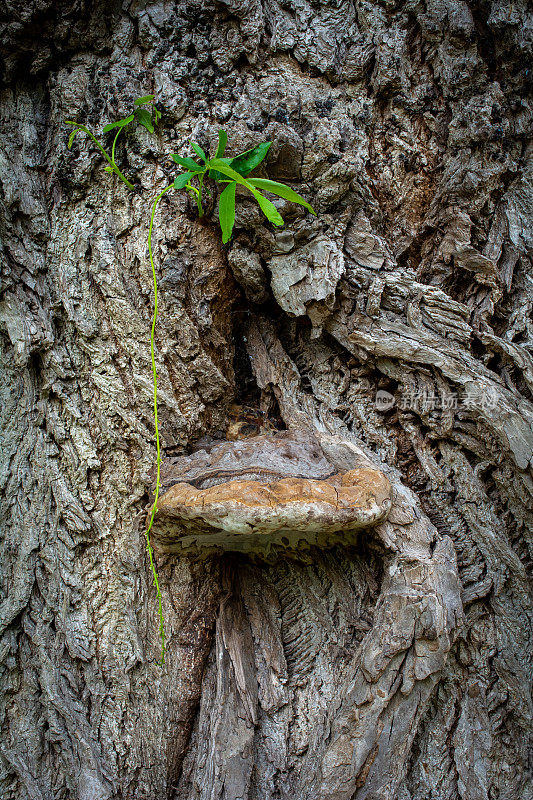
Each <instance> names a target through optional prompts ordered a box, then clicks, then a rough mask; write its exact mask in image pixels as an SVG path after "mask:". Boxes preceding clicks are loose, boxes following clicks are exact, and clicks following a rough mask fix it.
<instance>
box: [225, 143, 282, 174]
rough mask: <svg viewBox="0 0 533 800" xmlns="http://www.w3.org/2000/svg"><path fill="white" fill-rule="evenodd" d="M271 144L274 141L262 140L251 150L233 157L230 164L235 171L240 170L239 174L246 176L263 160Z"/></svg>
mask: <svg viewBox="0 0 533 800" xmlns="http://www.w3.org/2000/svg"><path fill="white" fill-rule="evenodd" d="M271 144H272V142H262V143H261V144H258V145H256V147H252V148H251V150H246V151H245V152H244V153H241V154H240V155H238V156H235V158H232V159H231V162H230V166H231V167H232V168H233V169H234V170H235V172H238V173H239V175H242V176H243V178H246V176H247V175H248V174H249V173H250V172H251V171H252V170H253V169H255V168H256V167H258V166H259V164H260V163H261V161H263V159H264V158H265V156H266V154H267V153H268V151H269V148H270V145H271Z"/></svg>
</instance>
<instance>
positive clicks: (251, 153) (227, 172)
mask: <svg viewBox="0 0 533 800" xmlns="http://www.w3.org/2000/svg"><path fill="white" fill-rule="evenodd" d="M227 141H228V135H227V133H226V131H219V132H218V147H217V149H216V152H215V155H214V156H213V158H211V159H210V158H208V157H207V156H206V154H205V153H204V151H203V150H202V148H201V147H200V145H199V144H196V142H191V147H192V149H193V150H194V152H195V153H196V155H197V156H198V157H199V158H200V162H201V163H198V162H197V161H195V160H194V159H193V158H183V157H181V156H177V155H173V156H172V158H173V159H174V161H175V162H176V164H179V166H180V167H182V168H183V169H185V170H186V172H182V173H181V174H180V175H178V176H177V178H176V179H175V180H174V183H173V187H174V188H175V189H185V190H186V191H188V192H190V193H191V195H193V196H194V199H195V201H196V205H197V208H198V216H200V217H202V216H203V213H204V209H203V206H202V193H203V189H204V180H205V178H206V177H207V178H210V179H211V180H213V181H215V182H216V183H219V184H222V185H224V187H225V188H224V189H223V191H222V192H221V194H220V198H219V203H218V218H219V220H220V227H221V229H222V241H223V243H224V244H226V243H227V242H229V240H230V239H231V234H232V231H233V226H234V224H235V193H236V189H237V185H239V186H243V187H244V188H245V189H247V190H248V191H249V192H250V194H251V195H252V196H253V197H254V198H255V200H256V201H257V203H258V204H259V208H260V209H261V211H262V212H263V214H264V215H265V217H266V218H267V219H268V221H269V222H271V223H272V224H273V225H276V226H281V225H283V224H284V223H283V218H282V217H281V215H280V213H279V211H278V210H277V208H276V207H275V205H274V204H273V203H272V202H271V201H270V200H269V199H268V198H267V197H265V196H264V194H262V193H261V191H260V189H262V190H263V191H265V192H268V193H269V194H273V195H276V196H277V197H281V198H283V199H284V200H290V201H291V202H292V203H298V205H301V206H304V208H306V209H307V210H308V211H310V212H311V214H315V212H314V210H313V209H312V208H311V206H310V205H309V203H308V202H307V201H306V200H304V198H303V197H302V196H301V195H299V194H298V193H297V192H295V191H294V190H293V189H291V188H290V187H289V186H286V185H285V184H284V183H278V182H277V181H271V180H267V179H266V178H249V177H248V175H249V174H250V173H251V172H252V171H253V170H254V169H255V168H256V167H258V166H259V164H261V162H262V161H263V160H264V159H265V157H266V155H267V153H268V150H269V148H270V145H271V144H272V142H262V143H261V144H258V145H256V147H252V148H251V150H246V151H245V152H244V153H240V154H239V155H238V156H234V157H233V158H224V152H225V150H226V144H227ZM193 181H195V182H196V183H197V186H195V185H194V183H193ZM169 188H170V187H169Z"/></svg>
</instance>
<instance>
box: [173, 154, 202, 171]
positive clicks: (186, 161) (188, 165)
mask: <svg viewBox="0 0 533 800" xmlns="http://www.w3.org/2000/svg"><path fill="white" fill-rule="evenodd" d="M172 158H173V160H174V161H175V162H176V164H179V165H180V167H184V168H185V169H187V170H190V171H191V172H203V171H204V168H203V167H202V166H200V164H197V163H196V161H194V160H193V159H192V158H188V157H187V158H182V157H181V156H177V155H173V156H172Z"/></svg>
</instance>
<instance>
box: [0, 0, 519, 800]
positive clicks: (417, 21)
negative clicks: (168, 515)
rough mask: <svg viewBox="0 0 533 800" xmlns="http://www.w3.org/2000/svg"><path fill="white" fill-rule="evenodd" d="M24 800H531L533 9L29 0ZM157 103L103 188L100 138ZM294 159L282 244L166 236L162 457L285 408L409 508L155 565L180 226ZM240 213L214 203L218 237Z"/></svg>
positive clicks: (19, 741) (21, 569)
mask: <svg viewBox="0 0 533 800" xmlns="http://www.w3.org/2000/svg"><path fill="white" fill-rule="evenodd" d="M0 14H1V17H0V23H1V30H2V37H1V42H2V89H1V104H0V115H1V116H0V142H1V145H2V171H1V176H0V179H1V187H2V191H1V194H0V200H1V203H2V218H1V219H2V222H1V224H2V228H1V233H2V247H3V251H2V282H1V297H0V334H1V335H0V342H1V346H2V359H1V362H0V363H1V371H2V374H1V378H0V392H1V396H2V399H1V416H2V453H1V456H0V485H1V489H2V494H3V498H2V516H1V519H2V525H1V536H2V545H3V554H2V560H1V565H0V570H1V576H2V589H1V595H0V637H1V638H0V652H1V654H2V658H1V659H0V662H1V666H0V690H1V691H0V697H1V702H0V723H1V742H0V794H1V796H2V797H3V798H6V800H15V799H16V800H22V798H24V799H26V798H31V800H52V798H54V800H72V798H79V799H80V800H109V799H110V798H116V799H117V800H119V799H120V800H134V799H135V800H152V798H169V800H208V798H209V800H215V799H216V800H245V798H246V800H282V799H283V800H287V799H288V798H290V800H326V798H333V799H335V800H350V799H353V800H363V798H364V800H458V799H459V798H461V800H496V799H498V800H514V798H517V797H523V798H531V797H533V793H532V791H531V774H530V773H528V737H529V736H530V735H531V730H532V727H531V710H532V702H531V672H532V645H531V643H532V640H533V636H532V634H533V630H532V621H531V574H530V573H529V574H528V569H529V568H530V566H531V556H532V552H531V550H532V537H531V532H532V527H533V526H532V517H533V514H532V510H531V509H532V507H533V504H532V495H533V481H532V475H531V467H532V465H533V433H532V422H533V403H532V392H533V360H532V353H531V351H532V346H533V331H532V328H531V320H530V315H531V308H532V304H533V299H532V297H533V293H532V291H531V286H532V279H531V274H532V273H531V251H532V245H533V226H532V222H531V208H532V203H533V159H532V148H531V143H530V142H529V141H528V138H527V137H528V130H529V129H530V127H531V119H532V113H531V101H530V95H528V89H529V83H530V80H531V75H530V73H531V70H528V69H527V67H526V64H527V61H528V59H530V58H531V30H532V26H533V21H532V18H531V16H530V15H528V12H527V7H526V3H525V0H520V1H519V2H513V3H510V2H507V0H501V1H500V0H499V1H498V2H496V0H495V2H492V3H491V2H479V3H467V2H452V1H451V0H441V1H440V2H427V3H418V2H409V3H396V2H394V0H391V1H390V2H378V0H372V2H359V0H357V2H356V3H355V4H354V3H352V2H347V0H338V2H325V0H324V2H312V3H311V2H307V0H298V2H283V3H281V2H280V3H278V2H276V0H266V2H264V3H259V2H256V1H255V0H250V2H248V3H246V2H239V1H238V0H228V1H227V2H208V3H199V2H194V0H192V1H190V2H183V3H180V2H174V1H173V0H159V1H157V0H155V1H154V2H148V1H146V2H143V0H134V1H133V2H124V3H120V2H107V3H102V2H94V3H87V2H85V1H84V0H74V1H73V2H70V3H66V2H64V1H63V0H60V2H51V0H40V2H37V0H28V2H27V3H26V4H25V5H24V7H23V8H20V7H19V4H18V3H13V2H12V1H11V0H4V2H3V3H2V6H1V7H0ZM148 93H155V94H156V95H157V99H158V103H159V107H160V108H161V110H162V112H163V117H162V121H161V124H160V126H159V127H158V129H157V131H156V134H155V135H150V134H149V133H148V132H147V131H146V130H145V129H144V128H141V127H138V128H136V129H135V130H134V131H132V132H131V133H129V134H128V135H127V136H124V137H123V140H122V142H121V144H120V145H119V147H118V151H117V159H118V160H119V163H120V165H121V168H122V169H123V171H125V172H126V174H127V175H128V177H129V178H130V179H131V180H133V182H134V183H135V184H136V186H137V187H139V188H138V190H137V191H135V192H129V191H128V189H127V188H126V186H124V185H123V184H122V183H120V182H119V181H118V179H117V178H116V176H113V175H109V174H106V173H105V172H104V171H103V166H104V163H103V160H102V158H101V156H100V155H99V153H98V151H97V150H96V148H94V147H93V146H92V145H91V144H90V143H89V141H88V140H82V137H79V138H78V139H77V141H76V144H75V145H74V146H73V149H72V151H70V152H69V151H68V150H67V147H66V143H67V138H68V133H69V132H68V130H67V128H66V126H65V125H64V121H65V120H68V119H74V120H78V121H80V122H86V123H87V124H88V125H89V126H90V127H91V128H92V129H93V130H95V131H96V130H101V129H102V127H103V125H105V124H106V123H107V122H109V121H112V120H114V119H116V118H117V117H118V116H125V115H126V114H127V113H129V109H130V107H131V105H132V102H133V100H134V99H135V98H136V97H138V96H140V95H144V94H148ZM220 127H224V128H225V129H226V130H227V131H228V134H229V142H230V146H231V147H232V148H233V150H232V152H235V153H236V152H240V151H241V150H244V149H246V148H247V147H251V146H253V145H254V144H256V143H258V142H259V141H264V140H266V139H268V140H272V141H273V144H272V147H271V149H270V151H269V155H268V158H267V161H266V173H265V174H268V176H269V177H272V178H274V179H277V180H281V181H284V182H288V183H290V184H291V185H292V186H294V187H295V188H296V189H297V191H299V192H300V193H301V194H303V195H304V196H305V198H306V199H308V200H309V201H310V202H311V203H312V204H313V205H314V207H315V209H316V210H317V212H318V216H317V218H314V217H311V216H309V215H308V214H306V213H305V212H304V210H303V209H301V208H298V207H295V206H290V205H289V204H287V203H284V202H280V203H279V207H280V210H281V211H282V213H283V216H284V217H285V219H286V226H285V228H283V229H276V230H274V229H272V227H271V226H269V225H268V223H266V221H265V220H264V218H263V217H262V216H261V215H260V213H259V212H258V211H257V209H256V208H255V207H254V206H253V205H252V204H251V203H249V201H248V200H247V199H246V197H245V196H243V197H242V198H241V206H240V210H238V212H237V218H236V227H235V235H234V237H233V240H232V242H231V243H230V245H229V246H228V247H223V246H222V245H221V243H220V235H219V232H218V231H217V225H216V214H215V215H212V214H211V213H208V214H207V220H206V221H203V220H202V221H198V219H197V218H196V215H195V210H194V208H193V206H192V205H191V204H190V203H189V201H188V200H187V198H185V197H182V196H180V195H179V194H178V193H173V194H169V195H166V196H165V198H164V199H163V200H162V201H161V203H160V206H159V210H158V212H157V218H156V226H155V233H154V252H155V254H156V265H157V272H158V281H159V293H160V294H159V303H160V309H159V311H160V314H159V319H158V324H157V335H156V360H157V370H158V379H159V416H160V429H161V437H162V446H163V452H164V454H165V456H167V457H168V456H172V455H175V454H183V453H187V452H190V450H191V448H193V447H194V446H195V443H197V442H198V441H199V440H202V441H203V439H202V437H214V438H217V437H219V438H220V437H222V438H223V437H225V436H227V435H229V433H228V431H229V430H230V429H231V425H232V424H233V422H234V421H235V417H236V416H237V417H238V416H239V413H240V412H239V410H238V409H239V408H242V407H244V408H245V409H246V412H245V413H250V409H251V410H252V411H253V412H257V415H258V418H268V419H270V420H274V423H273V424H276V425H278V427H287V428H289V429H295V430H298V429H300V428H307V429H309V430H311V431H313V432H314V433H315V434H316V435H317V436H318V437H319V439H320V441H321V443H322V447H323V448H324V450H325V451H326V450H327V452H328V456H329V457H331V458H332V459H334V461H335V463H336V464H337V466H338V467H339V469H341V468H345V467H346V466H347V465H349V461H350V458H351V455H350V454H351V453H355V452H357V453H361V454H363V455H364V457H365V458H368V459H370V460H371V461H372V462H373V463H374V464H375V465H377V466H380V468H382V469H383V470H384V471H385V472H386V473H387V475H388V477H389V479H390V481H391V483H392V484H393V487H394V504H393V508H392V511H391V514H390V516H389V518H388V520H387V521H386V522H385V523H382V524H381V525H380V526H379V527H378V528H377V529H376V530H375V531H369V532H367V533H366V534H365V535H362V536H361V541H360V545H358V546H357V547H350V548H343V547H339V546H337V547H335V548H334V549H331V550H327V551H322V550H315V551H313V552H312V554H311V556H310V557H309V556H307V557H305V558H303V557H302V560H288V559H283V558H281V559H278V560H277V561H276V562H274V563H269V564H266V563H254V562H252V561H251V560H249V559H247V558H246V557H244V556H238V555H235V554H227V555H225V556H224V557H222V558H220V557H217V558H214V557H209V558H206V559H204V560H192V559H184V558H178V557H177V556H175V555H164V554H163V553H160V552H157V550H156V561H157V568H158V570H159V575H160V582H161V586H162V593H163V606H164V615H165V620H166V628H167V635H168V652H167V660H166V665H165V666H164V667H163V668H162V667H160V666H159V665H158V663H157V660H158V657H159V640H158V620H157V604H156V598H155V591H154V588H153V586H152V581H151V574H150V572H149V568H148V564H147V553H146V546H145V540H144V527H145V519H146V510H147V508H148V507H149V505H150V500H151V491H152V480H153V467H154V463H155V439H154V425H153V410H152V382H151V366H150V347H149V334H150V324H151V315H152V311H153V294H152V283H151V271H150V264H149V261H148V257H147V250H146V247H147V232H148V223H149V211H150V205H151V202H152V201H153V199H154V197H155V196H156V194H157V193H158V192H159V191H161V190H162V189H163V188H164V187H165V186H166V185H167V184H168V183H169V182H170V181H171V179H172V175H173V174H174V173H173V169H174V166H173V164H172V162H171V161H170V160H169V154H170V153H173V152H179V153H180V154H182V155H185V154H188V142H189V140H190V138H191V137H192V138H195V139H196V140H197V141H199V142H200V144H201V145H202V146H203V147H204V148H208V147H209V146H210V145H211V148H213V143H214V141H215V140H216V133H217V130H218V128H220ZM215 209H216V199H215V198H214V197H213V198H211V208H210V209H209V212H212V211H213V210H215Z"/></svg>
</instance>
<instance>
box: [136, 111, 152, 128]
mask: <svg viewBox="0 0 533 800" xmlns="http://www.w3.org/2000/svg"><path fill="white" fill-rule="evenodd" d="M135 116H136V117H137V121H138V122H139V123H140V124H141V125H142V126H143V127H144V128H146V130H147V131H148V132H149V133H154V124H153V122H152V115H151V114H150V112H149V111H147V110H146V109H145V108H136V109H135Z"/></svg>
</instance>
